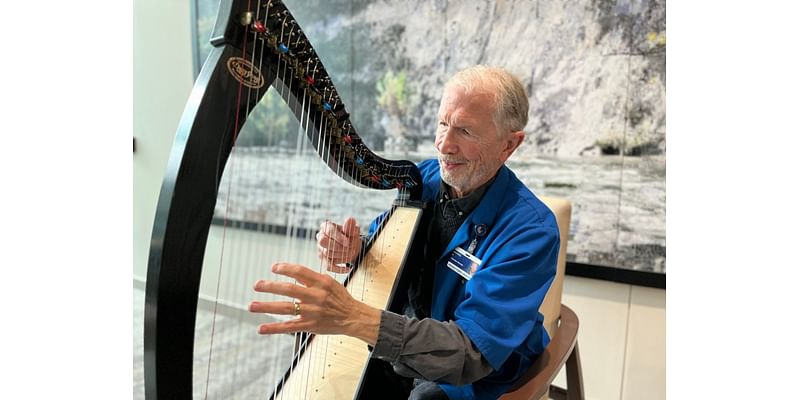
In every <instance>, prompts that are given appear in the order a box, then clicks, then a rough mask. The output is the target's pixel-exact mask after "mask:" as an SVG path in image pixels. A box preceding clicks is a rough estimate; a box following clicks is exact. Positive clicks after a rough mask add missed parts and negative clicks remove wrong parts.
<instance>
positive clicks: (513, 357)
mask: <svg viewBox="0 0 800 400" xmlns="http://www.w3.org/2000/svg"><path fill="white" fill-rule="evenodd" d="M419 169H420V172H421V173H422V179H423V185H424V187H423V200H424V201H426V202H427V201H434V200H435V199H436V196H437V194H438V192H439V186H440V176H439V163H438V162H437V161H436V160H427V161H423V162H422V163H420V164H419ZM480 224H484V225H486V227H487V228H488V229H487V232H486V234H485V235H483V236H482V237H480V238H478V242H477V247H475V249H474V251H473V252H472V253H473V254H474V255H475V256H476V257H478V258H479V259H481V260H482V264H481V266H480V268H479V269H478V270H477V272H475V274H474V275H473V276H472V279H470V280H468V281H467V280H464V279H463V278H461V276H459V275H458V274H456V273H455V272H453V271H452V270H451V269H449V268H448V267H447V266H446V264H447V260H448V259H449V258H450V254H451V253H452V252H453V250H454V249H455V248H456V247H459V246H460V247H461V248H463V249H467V248H468V246H469V244H470V242H472V240H473V239H475V237H476V236H475V233H474V227H475V226H476V225H480ZM558 249H559V234H558V225H557V223H556V219H555V216H554V215H553V213H552V212H551V211H550V209H549V208H548V207H547V206H546V205H545V204H544V203H542V202H541V200H539V199H538V198H536V196H534V195H533V193H531V191H530V190H528V188H527V187H525V185H524V184H523V183H522V182H521V181H520V180H519V179H517V177H516V176H515V175H514V173H513V172H511V170H510V169H508V168H507V167H506V166H505V165H504V166H502V167H501V168H500V170H499V171H498V173H497V178H496V179H495V181H494V182H493V183H492V184H491V186H489V188H488V189H487V191H486V193H485V194H484V197H483V199H482V200H481V202H480V204H478V206H477V207H476V208H475V209H474V210H473V211H472V213H470V215H469V216H468V217H467V219H466V220H465V221H464V223H463V224H462V225H461V227H460V228H459V229H458V231H457V232H456V234H455V236H453V239H452V240H451V241H450V243H449V244H448V246H447V248H446V249H445V250H444V252H443V253H442V254H441V255H440V257H439V259H438V261H437V263H436V271H435V278H434V284H433V296H432V304H431V317H432V318H434V319H436V320H439V321H455V323H456V324H458V326H459V327H460V328H461V330H462V331H463V332H464V333H465V334H466V335H467V336H469V338H470V339H471V340H472V343H473V344H474V345H475V346H476V347H477V348H478V350H479V351H480V352H481V354H483V357H484V358H485V359H486V360H487V361H488V362H489V364H490V365H491V366H492V367H493V368H494V372H492V373H491V374H489V375H488V376H487V377H484V378H482V379H480V380H478V381H476V382H473V383H471V384H467V385H463V386H453V385H450V384H439V386H440V387H441V388H442V390H444V391H445V393H447V395H448V397H450V399H496V398H498V397H499V396H500V395H501V394H503V393H505V392H506V391H507V390H508V389H509V388H510V387H511V386H512V385H513V384H514V382H516V381H517V379H519V377H520V376H522V375H523V374H524V373H525V371H526V370H527V369H528V367H530V366H531V364H532V363H533V361H534V360H535V359H536V357H537V356H538V355H539V354H541V353H542V352H543V351H544V348H545V347H546V346H547V344H548V342H549V341H550V338H549V336H548V335H547V331H545V329H544V326H543V325H542V321H543V320H544V318H543V316H542V314H541V313H539V311H538V310H539V307H540V306H541V304H542V301H543V300H544V296H545V294H546V293H547V290H548V289H549V288H550V284H551V283H552V282H553V279H554V278H555V274H556V261H557V259H558Z"/></svg>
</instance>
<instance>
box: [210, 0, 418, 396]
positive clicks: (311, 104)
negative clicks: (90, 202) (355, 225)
mask: <svg viewBox="0 0 800 400" xmlns="http://www.w3.org/2000/svg"><path fill="white" fill-rule="evenodd" d="M263 3H266V4H262V0H259V1H258V5H257V7H255V9H253V8H251V7H250V2H248V9H249V10H253V15H254V21H264V22H265V23H266V22H267V21H268V18H272V16H278V17H279V18H282V19H283V20H282V21H280V27H276V26H274V25H273V26H271V27H270V28H271V29H274V28H278V31H277V32H275V33H276V34H277V37H278V40H279V43H280V44H282V45H286V46H287V47H290V48H292V47H293V46H292V44H293V43H294V45H295V46H296V45H297V43H298V42H299V41H300V39H301V37H302V35H301V34H300V33H301V32H300V29H299V27H298V26H297V24H296V23H294V21H288V19H289V18H288V16H287V15H286V14H280V13H279V12H274V11H272V10H271V8H272V7H271V6H272V1H268V0H264V1H263ZM270 12H272V13H273V14H272V16H270ZM290 22H291V23H290ZM248 25H249V24H248ZM275 25H277V24H275ZM244 29H245V35H244V37H245V39H244V40H245V46H243V50H242V57H243V58H247V59H249V61H250V64H251V66H254V68H258V69H259V70H260V71H262V72H263V73H265V74H270V75H271V74H273V73H274V75H275V76H276V78H277V79H278V80H279V81H280V83H281V84H279V85H275V89H277V90H272V92H273V93H277V94H278V95H279V96H280V97H281V98H283V99H290V98H292V93H300V95H298V96H297V98H295V99H294V101H296V102H297V103H298V104H294V105H292V104H290V106H291V107H299V110H301V112H300V113H298V114H299V117H300V118H299V128H298V132H297V138H296V139H297V140H296V143H295V146H294V158H295V159H296V160H305V161H304V162H305V163H306V165H305V166H303V165H301V162H300V161H296V162H293V163H291V164H290V167H289V168H291V167H292V166H295V165H298V166H300V168H298V169H300V170H302V171H305V177H303V176H301V175H302V173H298V172H296V171H287V173H288V174H293V175H295V176H294V179H290V182H291V184H290V185H287V186H286V187H281V188H280V190H282V191H284V190H286V189H288V190H286V191H287V195H288V196H287V197H288V199H289V201H288V202H287V203H288V204H286V207H285V208H284V209H283V212H284V213H285V214H286V215H285V216H284V217H283V219H282V221H283V223H284V224H285V228H286V229H285V233H284V237H283V240H282V241H281V242H282V243H284V244H285V245H283V246H282V248H281V249H280V250H278V251H279V253H280V254H278V253H276V251H275V250H274V249H273V250H270V248H274V247H275V246H269V245H268V244H267V243H264V242H265V240H264V239H263V235H251V234H244V233H242V232H243V231H244V230H243V229H238V230H237V229H232V230H228V229H227V228H228V227H229V225H231V224H232V222H231V221H230V219H231V209H232V208H234V209H236V210H237V212H238V211H240V208H241V207H240V206H241V204H237V203H236V202H237V201H238V200H237V198H235V197H234V196H233V195H232V191H231V185H232V184H233V181H234V179H233V178H232V177H233V175H234V174H242V175H246V176H247V178H246V179H248V181H249V180H251V177H260V178H259V179H261V178H263V179H264V180H266V179H269V178H270V177H274V176H275V175H276V174H277V173H282V172H283V171H274V170H272V171H270V170H267V168H264V167H262V165H265V164H264V163H262V162H256V161H254V159H256V158H257V157H256V155H254V154H252V153H250V154H249V157H244V158H245V159H240V157H239V156H238V154H239V153H241V152H245V153H247V149H242V150H237V146H236V145H235V142H236V140H237V138H235V137H234V139H233V140H234V146H233V148H232V149H231V153H230V162H229V168H227V170H228V171H227V174H228V178H229V181H228V184H227V187H226V188H225V189H224V190H225V191H226V193H227V195H226V197H225V206H224V210H225V211H224V216H223V218H222V219H223V221H224V222H223V226H222V230H221V232H222V244H221V249H220V257H219V270H218V273H217V275H218V276H217V281H216V284H217V287H216V295H215V303H214V312H213V314H214V321H213V322H212V328H211V343H212V344H211V345H210V346H209V349H208V359H209V362H208V366H207V373H206V388H205V390H206V398H208V396H209V386H211V385H210V383H211V381H212V380H215V379H216V377H214V378H212V375H211V370H212V362H211V360H212V352H213V348H214V346H213V342H214V336H215V327H216V320H217V304H219V303H220V300H219V299H220V290H221V289H220V282H221V281H222V279H223V269H224V268H223V267H224V265H223V264H224V262H223V259H225V260H227V261H228V262H229V263H230V264H233V265H235V264H247V265H256V266H257V267H256V268H254V269H255V270H256V271H260V275H258V276H257V278H258V277H263V273H264V272H265V271H269V266H270V265H271V263H272V262H274V261H277V260H282V261H288V262H293V263H294V262H299V260H298V257H297V255H298V254H312V255H314V256H313V257H315V255H316V240H315V233H316V231H317V229H316V227H318V226H319V225H320V224H321V222H322V220H318V221H313V220H310V219H309V218H321V217H320V216H319V215H316V214H315V211H323V210H333V209H334V207H337V206H338V207H341V206H343V205H344V204H346V205H347V207H348V209H357V207H358V206H357V205H355V204H354V203H355V201H347V202H346V203H339V202H337V200H336V198H335V197H334V196H332V195H331V193H329V191H330V190H331V189H330V188H328V187H327V186H325V185H323V182H318V181H317V178H315V176H318V175H317V174H312V173H311V172H310V171H311V170H312V168H315V167H316V168H319V167H320V166H319V165H318V164H319V162H320V161H321V162H323V163H324V164H326V165H335V167H336V171H335V172H336V175H338V176H342V177H347V180H348V181H349V182H348V183H349V184H352V185H353V186H359V185H358V182H357V180H358V178H359V176H360V175H359V174H361V172H360V171H359V170H358V166H357V163H356V162H355V160H356V158H357V157H361V156H363V155H360V154H357V153H355V154H346V150H345V148H344V146H343V145H337V143H336V142H335V141H336V140H337V138H336V137H334V135H333V134H332V132H331V131H333V130H337V131H339V130H340V131H341V132H340V133H337V135H349V134H351V133H352V131H351V130H352V126H351V124H350V121H349V120H347V119H343V120H344V121H346V122H345V123H344V124H342V123H341V122H337V123H336V125H335V126H334V124H333V123H332V122H329V119H328V117H327V116H324V115H320V114H317V113H315V111H314V110H315V107H321V105H320V104H315V101H312V96H311V93H310V91H311V89H309V88H306V89H304V90H298V91H296V89H298V88H296V87H292V85H293V83H294V80H295V77H294V76H293V72H292V67H290V66H289V63H288V62H287V61H286V60H284V59H283V57H281V55H280V54H278V53H276V52H273V50H272V49H271V48H267V47H266V45H267V41H266V39H265V38H264V37H259V35H258V33H257V32H256V31H255V30H250V29H249V27H248V26H245V27H244ZM293 40H294V42H292V41H293ZM248 42H250V43H248ZM246 50H249V54H248V51H246ZM301 67H302V68H303V69H304V72H305V76H307V77H310V78H311V79H312V80H325V82H323V84H322V85H320V86H321V88H320V92H319V93H320V94H321V96H322V102H327V103H328V104H329V105H337V104H340V103H341V98H340V97H339V95H338V94H337V93H336V92H335V91H334V90H333V86H332V83H331V82H330V79H329V78H328V77H327V76H325V75H324V74H320V68H321V65H320V64H319V59H318V57H314V58H313V60H312V58H309V59H307V61H306V62H305V63H304V65H301ZM268 68H272V69H271V71H272V72H267V71H268ZM251 72H252V71H251ZM320 75H322V76H320ZM268 88H269V86H265V87H263V88H257V87H256V88H253V87H250V86H248V87H247V88H246V90H247V94H246V100H245V99H242V96H243V93H242V92H243V90H245V89H244V88H243V85H242V84H241V83H240V84H239V94H238V97H237V107H236V115H235V122H234V123H235V129H234V132H235V133H234V134H235V135H236V134H237V133H238V132H239V130H240V128H241V127H240V121H244V118H245V117H246V114H247V112H248V109H249V108H250V105H251V104H252V102H254V101H255V100H254V99H258V98H260V95H261V94H262V92H260V91H262V90H263V91H264V92H266V91H267V89H268ZM267 95H270V93H267ZM243 100H244V101H246V103H245V104H246V105H247V106H246V107H241V106H240V105H241V104H240V103H241V101H243ZM289 103H291V102H289ZM240 113H244V114H241V115H240ZM317 117H319V120H318V121H316V120H315V119H316V118H317ZM311 129H316V130H317V131H316V132H313V134H316V143H317V147H316V149H315V150H316V152H317V153H318V155H319V156H320V159H315V158H316V157H308V154H309V152H310V150H311V149H308V147H307V146H308V144H309V142H308V141H307V138H310V137H311V134H310V132H311V131H310V130H311ZM267 137H268V140H267V142H266V147H267V148H268V149H269V150H268V151H270V153H269V154H270V155H269V156H268V157H272V153H273V151H274V149H278V148H284V147H285V145H284V144H283V143H280V142H279V139H278V138H276V137H274V135H267ZM338 140H339V143H341V140H342V139H341V138H339V139H338ZM351 150H354V149H352V148H351V149H348V150H347V151H351ZM332 158H333V159H332ZM345 159H352V160H353V161H352V162H349V163H348V162H345V161H344V160H345ZM311 164H315V165H311ZM266 165H273V163H266ZM323 168H325V169H326V170H327V167H324V166H323ZM345 168H347V170H345ZM388 172H389V173H390V174H391V175H395V176H400V174H399V173H398V171H396V170H395V168H393V169H392V170H390V171H388ZM304 178H305V179H304ZM330 179H338V178H330ZM239 180H241V179H239ZM239 180H237V181H239ZM309 188H310V189H309ZM405 192H406V190H405V189H403V188H401V189H400V193H401V196H400V198H405V197H406V196H405V195H403V193H405ZM300 193H303V196H304V198H303V199H301V196H300ZM353 197H355V199H353V200H356V199H358V198H359V196H357V195H355V196H353ZM301 200H304V201H301ZM303 202H305V203H306V204H307V205H309V207H308V208H304V206H303ZM322 203H327V204H324V205H323V204H322ZM270 211H271V210H270V209H267V212H270ZM323 212H324V211H323ZM234 214H236V213H234ZM236 215H238V216H240V217H242V218H243V219H244V221H239V222H238V224H240V225H242V224H244V223H245V221H247V220H248V217H247V215H246V214H241V213H238V214H236ZM274 222H275V220H273V223H274ZM334 222H336V223H338V224H341V223H342V222H343V221H338V220H337V221H334ZM359 222H360V223H362V224H365V226H368V223H369V221H364V220H362V221H359ZM233 223H237V222H235V221H234V222H233ZM268 224H269V223H268V222H267V218H265V217H262V218H260V219H259V220H258V224H257V231H259V232H265V231H266V230H267V225H268ZM240 227H242V226H240ZM227 236H231V239H233V236H238V239H241V240H231V242H232V243H230V244H229V245H228V247H229V248H228V249H227V250H226V249H225V242H226V237H227ZM274 237H277V235H271V238H274ZM269 240H273V239H269ZM384 244H385V240H381V241H380V243H375V244H374V246H373V247H376V248H377V249H378V250H379V251H377V252H375V254H376V255H378V257H380V256H381V255H382V254H383V251H380V248H381V247H383V246H384ZM234 250H235V251H234ZM270 253H271V254H270ZM365 253H366V248H365V246H362V247H361V251H360V254H359V256H358V258H359V259H362V260H363V259H364V257H365ZM377 261H378V262H380V260H377ZM309 265H310V264H309ZM317 271H318V272H320V273H328V274H330V272H329V271H327V270H326V268H325V266H324V265H323V263H322V262H319V264H318V265H317ZM267 273H269V272H267ZM352 276H354V275H351V277H352ZM355 276H358V277H359V281H358V282H355V281H354V280H353V279H351V281H349V282H348V285H347V286H346V288H347V290H348V292H350V293H351V295H353V297H354V298H356V299H358V300H364V298H365V296H366V290H367V282H369V280H370V279H371V271H369V270H366V269H365V270H364V271H362V273H360V274H358V275H355ZM342 277H343V276H342V275H338V274H337V275H334V278H335V279H337V280H338V281H341V280H342ZM272 279H278V280H280V279H282V277H281V276H274V277H273V278H272ZM283 279H284V280H285V278H283ZM254 281H255V279H252V277H251V276H250V275H246V274H243V275H239V276H232V277H229V278H228V279H227V280H226V282H227V284H226V285H225V286H226V287H225V288H223V289H222V290H223V291H224V292H226V293H236V292H239V293H246V294H244V296H245V297H247V296H250V297H252V293H253V292H252V291H251V290H250V287H251V285H252V282H254ZM293 283H294V284H299V283H298V282H296V281H295V282H293ZM275 297H276V296H274V295H268V296H267V299H266V300H267V301H273V300H277V301H287V299H286V298H279V299H276V298H275ZM288 300H289V301H291V300H294V301H298V300H297V299H288ZM246 304H247V301H246V299H244V308H245V310H246ZM245 314H246V312H245ZM245 317H246V316H245ZM266 318H267V319H269V318H271V317H270V316H268V317H266ZM288 318H294V317H292V316H289V317H288ZM259 319H260V320H261V321H262V322H263V320H264V318H263V317H261V318H259ZM240 327H241V329H240V332H238V333H236V340H235V343H236V344H235V346H233V349H232V350H228V351H232V353H233V357H234V358H235V359H236V360H240V357H241V358H243V359H244V360H245V361H247V362H250V361H251V360H253V359H256V358H259V357H264V356H265V354H262V353H261V352H262V351H263V353H269V354H277V353H279V352H281V347H280V341H279V340H276V339H271V338H270V339H267V338H265V337H254V336H255V335H254V334H253V332H252V326H250V325H248V324H240ZM307 337H308V336H307V335H306V334H299V333H298V334H294V335H293V339H294V343H295V346H294V349H293V352H292V353H293V354H292V359H294V358H295V356H297V352H298V351H300V350H301V347H302V346H300V345H298V344H300V343H301V342H303V341H306V340H307ZM314 340H315V341H318V343H316V345H315V346H313V347H311V349H312V350H313V351H311V350H309V351H308V353H307V354H304V355H303V357H308V358H310V360H314V361H315V362H309V363H303V364H298V365H306V366H307V367H305V368H307V369H305V370H303V371H296V370H295V369H297V367H295V365H294V363H290V364H289V365H285V364H281V359H280V358H278V357H273V361H272V363H273V364H274V365H272V371H274V374H271V375H272V376H267V375H268V374H262V376H260V377H259V380H260V381H266V383H265V384H263V383H262V384H260V385H261V388H262V389H261V392H262V395H263V392H266V395H267V396H269V394H270V393H273V390H274V388H275V385H276V384H279V385H280V386H281V387H282V388H283V389H282V390H280V392H279V395H278V396H277V398H297V397H298V396H301V397H305V395H307V394H308V393H309V391H311V390H312V389H313V388H311V387H310V386H311V382H312V379H311V376H317V377H319V376H322V377H323V379H326V378H325V377H326V375H327V374H328V372H329V371H328V368H335V366H332V367H329V366H328V364H329V363H328V358H329V348H330V347H329V343H330V342H331V341H332V340H335V338H332V337H331V336H328V335H322V336H318V337H317V338H316V339H314ZM248 347H250V348H257V349H258V350H257V351H255V352H253V351H250V350H246V349H247V348H248ZM267 347H271V349H267ZM315 352H316V353H320V354H312V353H315ZM240 353H245V354H240ZM232 367H233V368H232V369H233V371H232V372H233V375H243V376H244V375H246V372H248V371H247V368H248V367H247V366H246V365H242V363H241V362H238V363H236V364H235V365H233V366H232ZM216 368H222V367H216ZM287 368H288V369H289V374H288V375H287V374H285V373H284V372H286V369H287ZM220 372H221V373H224V374H230V373H231V371H220ZM297 374H300V375H297ZM292 375H294V377H293V379H294V380H296V379H298V378H300V380H301V383H300V384H299V385H296V384H292V387H291V388H290V387H287V385H286V378H287V376H292ZM242 379H244V378H242ZM237 380H238V379H237V378H236V377H235V376H234V379H232V380H228V381H227V382H229V384H230V385H231V386H230V387H229V388H228V389H229V392H231V393H233V392H236V391H237V390H238V388H237V387H236V385H238V384H239V383H237ZM289 389H299V390H302V391H303V392H305V393H304V394H297V393H290V392H289Z"/></svg>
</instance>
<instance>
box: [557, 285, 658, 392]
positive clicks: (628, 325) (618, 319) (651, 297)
mask: <svg viewBox="0 0 800 400" xmlns="http://www.w3.org/2000/svg"><path fill="white" fill-rule="evenodd" d="M562 303H564V304H566V305H567V306H569V307H570V308H571V309H572V310H573V311H575V313H576V314H577V315H578V320H579V321H580V325H579V328H578V346H579V349H580V356H581V366H582V368H583V383H584V389H585V394H586V398H587V399H589V400H601V399H630V400H634V399H648V400H651V399H652V400H658V399H665V398H666V387H667V384H666V380H667V379H666V378H667V377H666V290H663V289H653V288H646V287H640V286H632V285H626V284H620V283H614V282H605V281H598V280H594V279H586V278H578V277H574V276H567V277H566V278H565V279H564V294H563V297H562ZM554 384H556V385H557V386H560V387H562V388H563V387H566V375H565V374H564V372H563V371H562V372H561V373H560V374H559V376H558V377H557V378H556V381H555V382H554Z"/></svg>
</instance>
